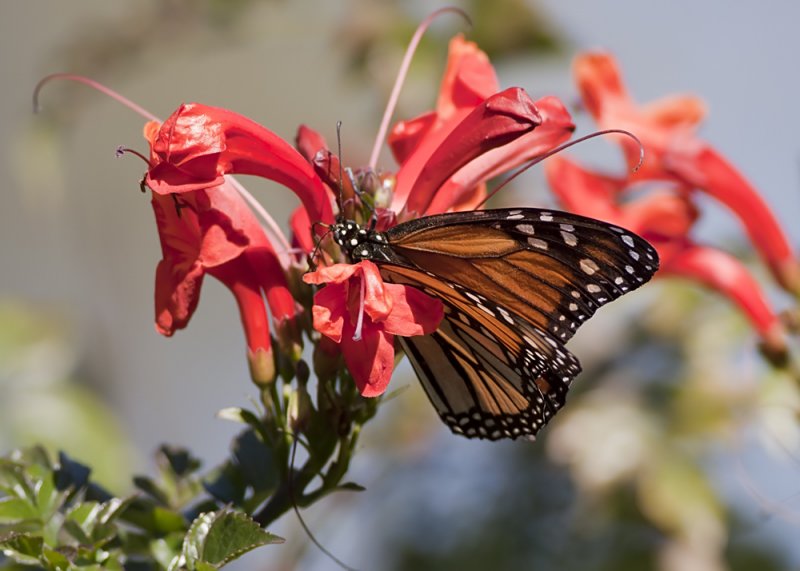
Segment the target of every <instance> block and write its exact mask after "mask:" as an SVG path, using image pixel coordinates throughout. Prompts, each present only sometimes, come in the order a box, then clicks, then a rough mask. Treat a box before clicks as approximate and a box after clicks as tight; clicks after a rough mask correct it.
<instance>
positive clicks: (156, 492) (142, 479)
mask: <svg viewBox="0 0 800 571" xmlns="http://www.w3.org/2000/svg"><path fill="white" fill-rule="evenodd" d="M133 485H134V486H136V487H137V488H139V489H140V490H141V491H143V492H144V493H145V494H147V495H148V496H150V497H151V498H153V499H154V500H156V501H157V502H158V503H160V504H161V505H164V506H167V505H169V498H168V497H167V494H166V493H164V491H163V490H162V489H161V488H160V487H159V486H158V484H156V483H155V482H154V481H153V480H152V479H151V478H148V477H147V476H134V477H133Z"/></svg>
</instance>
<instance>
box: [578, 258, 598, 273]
mask: <svg viewBox="0 0 800 571" xmlns="http://www.w3.org/2000/svg"><path fill="white" fill-rule="evenodd" d="M580 266H581V269H582V270H583V271H584V273H586V274H588V275H590V276H591V275H592V274H594V273H595V272H597V271H599V270H600V266H598V265H597V262H595V261H594V260H590V259H588V258H587V259H584V260H581V261H580Z"/></svg>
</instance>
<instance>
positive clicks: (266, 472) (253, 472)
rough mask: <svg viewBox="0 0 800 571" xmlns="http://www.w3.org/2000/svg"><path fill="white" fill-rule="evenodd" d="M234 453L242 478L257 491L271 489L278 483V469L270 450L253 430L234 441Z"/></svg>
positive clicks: (247, 431)
mask: <svg viewBox="0 0 800 571" xmlns="http://www.w3.org/2000/svg"><path fill="white" fill-rule="evenodd" d="M233 455H234V457H235V458H236V461H237V463H238V464H239V467H240V469H241V474H242V478H243V479H244V481H245V482H247V484H248V485H250V486H251V487H252V488H253V489H254V490H255V491H256V492H260V491H269V490H273V489H275V487H276V486H277V485H278V471H277V470H276V468H275V464H274V462H273V459H272V450H270V449H269V448H268V447H267V446H266V445H265V444H264V443H263V442H262V441H261V439H259V438H258V436H256V435H255V433H254V432H253V431H252V430H246V431H245V432H243V433H242V434H240V435H239V436H238V437H237V438H236V440H235V441H234V443H233Z"/></svg>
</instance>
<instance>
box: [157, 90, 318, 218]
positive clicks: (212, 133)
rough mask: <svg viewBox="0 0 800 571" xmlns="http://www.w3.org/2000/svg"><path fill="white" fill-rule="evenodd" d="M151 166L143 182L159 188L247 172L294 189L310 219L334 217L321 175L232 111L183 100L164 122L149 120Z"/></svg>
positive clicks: (214, 182)
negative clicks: (151, 121) (150, 121)
mask: <svg viewBox="0 0 800 571" xmlns="http://www.w3.org/2000/svg"><path fill="white" fill-rule="evenodd" d="M146 136H147V139H148V140H149V141H150V144H151V153H150V168H149V169H148V172H147V177H146V179H145V183H146V184H147V186H149V187H150V188H151V189H152V190H153V191H154V192H156V193H158V194H169V193H185V192H190V191H193V190H200V189H207V188H212V187H216V186H219V185H221V184H222V183H223V181H224V176H225V175H226V174H251V175H258V176H263V177H265V178H268V179H270V180H274V181H276V182H278V183H280V184H282V185H284V186H287V187H289V188H290V189H292V190H293V191H294V192H295V194H297V196H298V197H299V198H300V200H301V201H302V203H303V205H304V206H305V207H306V209H307V210H308V212H309V213H310V214H311V217H312V219H313V220H317V221H320V222H326V223H332V222H333V209H332V207H331V203H330V198H329V197H328V195H327V193H326V191H325V188H324V186H323V184H322V181H321V180H320V179H319V177H318V176H317V175H316V174H315V173H314V169H313V168H312V167H311V165H310V164H309V163H308V162H307V161H305V160H304V159H303V157H302V155H300V154H299V153H298V152H297V151H296V150H294V148H292V146H291V145H289V144H288V143H287V142H286V141H284V140H283V139H281V138H280V137H278V136H277V135H276V134H275V133H273V132H272V131H270V130H269V129H266V128H265V127H262V126H261V125H259V124H258V123H256V122H254V121H251V120H250V119H248V118H246V117H243V116H242V115H239V114H237V113H234V112H232V111H228V110H226V109H220V108H218V107H210V106H207V105H201V104H199V103H189V104H184V105H181V106H180V107H179V108H178V109H177V110H176V111H175V112H174V113H173V114H172V115H170V117H169V118H168V119H167V120H166V121H164V123H163V124H161V125H159V124H158V123H149V124H148V126H147V128H146Z"/></svg>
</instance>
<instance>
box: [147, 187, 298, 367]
mask: <svg viewBox="0 0 800 571" xmlns="http://www.w3.org/2000/svg"><path fill="white" fill-rule="evenodd" d="M152 204H153V210H154V212H155V217H156V224H157V226H158V232H159V238H160V240H161V250H162V254H163V257H162V259H161V261H160V262H159V264H158V268H157V269H156V292H155V301H156V329H157V330H158V331H159V333H161V334H162V335H166V336H171V335H172V334H173V333H174V332H175V331H176V330H178V329H182V328H184V327H186V325H187V324H188V322H189V319H190V318H191V316H192V314H193V313H194V311H195V309H196V307H197V303H198V301H199V298H200V289H201V286H202V283H203V277H204V276H205V274H210V275H212V276H214V277H215V278H217V279H219V280H220V281H221V282H222V283H224V284H225V285H226V286H227V287H228V288H229V289H230V290H231V292H232V293H233V295H234V297H235V298H236V302H237V304H238V306H239V312H240V315H241V319H242V323H243V325H244V329H245V336H246V338H247V346H248V357H249V362H250V369H251V374H252V376H253V380H255V381H256V382H260V383H264V382H270V381H271V380H272V379H273V378H274V375H275V366H274V361H273V357H272V348H271V343H270V328H269V322H268V318H267V310H266V306H265V303H264V298H265V297H266V300H267V302H268V304H269V307H270V311H271V312H272V317H273V320H274V321H275V323H276V324H277V326H278V329H279V337H281V336H282V335H281V332H282V330H283V329H287V328H291V327H293V320H294V317H295V312H296V309H295V302H294V299H293V298H292V295H291V293H290V292H289V289H288V287H287V283H286V276H285V274H284V273H283V269H282V267H281V265H280V262H279V260H278V257H277V255H276V254H275V251H274V249H273V247H272V245H271V244H270V242H269V241H268V240H267V237H266V235H265V234H264V231H263V230H262V229H261V226H260V225H259V224H258V221H257V220H256V219H255V217H254V215H253V213H252V212H251V211H250V209H249V208H248V206H247V205H246V204H245V203H244V200H243V199H242V198H241V197H240V196H239V194H238V193H237V192H236V191H235V190H234V189H232V188H229V187H228V185H227V184H223V185H222V186H220V187H217V188H213V189H209V190H194V191H187V192H184V193H182V194H181V195H180V196H179V197H177V198H173V197H172V196H164V195H160V194H158V193H153V199H152Z"/></svg>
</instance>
